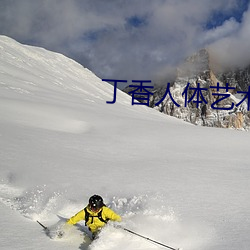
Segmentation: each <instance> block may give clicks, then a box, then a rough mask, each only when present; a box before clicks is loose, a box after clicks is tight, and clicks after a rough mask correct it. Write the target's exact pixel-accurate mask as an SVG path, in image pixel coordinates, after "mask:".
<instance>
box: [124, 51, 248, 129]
mask: <svg viewBox="0 0 250 250" xmlns="http://www.w3.org/2000/svg"><path fill="white" fill-rule="evenodd" d="M211 61H212V60H210V55H209V52H208V51H207V50H206V49H202V50H200V51H199V52H198V53H196V54H194V55H192V56H190V57H189V58H187V59H186V60H185V62H184V63H183V64H182V65H180V67H179V68H178V69H177V76H176V79H175V80H174V81H173V82H171V83H170V89H169V90H170V93H171V95H172V98H173V99H174V101H175V102H176V103H178V104H179V106H177V105H175V104H174V102H173V99H171V98H170V95H169V93H168V94H167V95H166V97H165V98H164V99H163V100H162V98H163V96H164V94H165V92H166V86H167V83H166V84H165V85H161V86H159V85H158V86H155V88H154V91H153V95H152V96H151V97H150V102H149V103H150V106H151V107H152V108H155V109H157V110H159V111H160V112H163V113H165V114H167V115H171V116H175V117H177V118H180V119H182V120H185V121H187V122H190V123H193V124H196V125H201V126H209V127H222V128H233V129H242V130H248V129H249V127H250V113H249V111H247V104H246V102H243V103H242V104H241V105H239V106H236V104H238V103H239V102H240V101H241V100H242V99H243V98H244V95H240V94H237V91H248V86H249V85H250V66H249V67H247V68H245V69H230V70H227V71H224V72H219V71H218V70H217V69H216V68H213V65H212V63H211ZM217 85H218V86H219V87H220V88H216V86H217ZM187 86H188V88H187ZM211 86H212V88H211ZM226 86H228V87H229V88H228V89H223V88H221V87H224V88H225V87H226ZM197 88H200V89H203V90H200V91H198V92H196V94H195V91H197ZM205 89H206V90H205ZM128 90H130V91H131V89H126V90H125V92H127V93H128V92H129V91H128ZM226 90H227V92H226ZM194 94H195V95H194ZM222 94H223V95H222ZM193 95H194V98H193V99H192V97H193ZM225 95H227V98H225V99H223V100H220V101H219V99H221V97H223V96H225ZM197 98H198V99H199V100H198V101H200V103H197ZM191 99H192V100H191ZM160 100H162V102H161V103H160V104H159V105H158V106H156V105H155V104H156V103H158V102H159V101H160ZM189 100H190V101H189ZM201 100H202V102H201Z"/></svg>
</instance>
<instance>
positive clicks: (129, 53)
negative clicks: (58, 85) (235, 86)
mask: <svg viewBox="0 0 250 250" xmlns="http://www.w3.org/2000/svg"><path fill="white" fill-rule="evenodd" d="M249 1H250V0H248V1H247V0H209V1H208V0H199V1H198V0H178V1H177V0H105V1H104V0H71V1H68V0H60V1H59V0H44V1H33V0H22V1H19V0H13V1H8V0H1V1H0V34H3V35H7V36H10V37H12V38H14V39H16V40H17V41H19V42H22V43H28V44H31V45H36V46H41V47H44V48H47V49H50V50H53V51H57V52H60V53H63V54H65V55H67V56H69V57H71V58H73V59H75V60H77V61H78V62H80V63H81V64H83V65H84V66H85V67H87V68H89V69H90V70H92V71H93V72H94V73H95V74H97V75H98V76H99V77H101V78H114V79H126V80H136V79H137V80H138V79H150V80H152V79H157V78H159V79H162V78H166V77H168V76H169V75H170V73H171V72H172V69H174V68H175V67H176V65H178V64H179V63H180V62H181V61H182V60H183V59H184V58H186V57H187V56H189V55H191V54H192V53H194V52H196V51H197V50H199V49H201V48H205V47H206V48H210V49H211V51H212V53H213V54H214V55H216V57H217V58H216V60H217V61H221V63H223V64H228V63H229V64H230V63H232V62H234V63H235V64H236V65H239V64H242V65H245V64H248V63H250V60H249V56H248V51H249V50H250V45H249V44H250V42H249V40H250V30H249V29H250V28H249V27H250V10H249V8H248V7H249ZM246 52H247V53H246Z"/></svg>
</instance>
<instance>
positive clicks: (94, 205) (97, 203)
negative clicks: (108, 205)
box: [89, 194, 104, 210]
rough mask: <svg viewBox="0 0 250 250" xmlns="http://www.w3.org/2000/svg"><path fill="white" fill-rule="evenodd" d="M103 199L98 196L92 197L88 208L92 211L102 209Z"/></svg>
mask: <svg viewBox="0 0 250 250" xmlns="http://www.w3.org/2000/svg"><path fill="white" fill-rule="evenodd" d="M103 205H104V204H103V199H102V197H101V196H99V195H96V194H95V195H93V196H91V197H90V198H89V206H90V208H91V209H93V210H98V209H100V208H102V207H103Z"/></svg>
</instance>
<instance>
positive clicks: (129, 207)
mask: <svg viewBox="0 0 250 250" xmlns="http://www.w3.org/2000/svg"><path fill="white" fill-rule="evenodd" d="M124 70H126V69H124ZM112 99H113V87H112V86H111V85H109V84H108V83H106V82H103V81H102V80H101V79H99V78H98V77H96V76H95V75H94V74H93V73H92V72H90V71H89V70H87V69H86V68H84V67H83V66H81V65H79V64H78V63H76V62H74V61H73V60H71V59H69V58H67V57H65V56H63V55H61V54H57V53H54V52H50V51H47V50H45V49H42V48H37V47H31V46H25V45H21V44H20V43H18V42H16V41H14V40H12V39H10V38H8V37H5V36H0V149H1V150H0V156H1V161H0V212H1V224H0V229H1V234H0V249H5V250H8V249H19V250H20V249H60V250H63V249H67V250H70V249H82V250H86V249H89V250H104V249H105V250H106V249H110V250H117V249H120V250H137V249H143V250H151V249H152V250H153V249H164V247H162V246H160V245H157V244H154V243H152V242H149V241H147V240H145V239H142V238H140V237H138V236H135V235H132V234H130V233H128V232H126V231H124V230H122V229H117V228H115V227H114V226H113V225H112V223H110V224H108V225H107V226H106V227H105V228H104V229H103V230H102V232H101V234H100V236H99V238H98V239H97V240H95V241H94V242H92V243H91V242H90V240H89V239H88V237H87V236H86V235H85V233H84V232H86V228H85V227H84V222H81V223H79V224H78V225H76V226H72V227H70V228H69V229H67V230H66V231H65V236H64V237H63V238H62V239H58V238H54V239H51V238H49V237H48V236H47V235H46V234H45V233H44V231H43V229H42V227H40V226H39V225H38V223H36V220H39V221H41V222H42V223H44V224H45V225H46V226H48V227H49V228H51V229H52V231H53V228H55V227H56V225H63V224H64V221H63V220H62V219H59V217H58V215H59V216H61V217H64V218H69V217H70V216H72V215H74V214H75V213H76V212H78V211H79V210H80V209H82V208H84V206H85V205H86V204H87V203H88V199H89V197H90V196H91V195H93V194H99V195H102V196H103V198H104V201H105V203H106V205H107V206H109V207H111V208H112V209H113V210H114V211H116V212H117V213H118V214H120V215H121V216H122V218H123V221H122V223H121V225H122V226H123V227H125V228H128V229H130V230H132V231H135V232H136V233H139V234H142V235H143V236H146V237H149V238H151V239H153V240H156V241H159V242H161V243H163V244H166V245H168V246H171V247H174V248H178V247H179V248H182V249H183V250H198V249H199V250H214V249H218V250H237V249H240V250H249V249H250V237H249V235H250V199H249V197H250V167H249V159H250V158H249V142H250V135H249V133H248V132H243V131H235V130H226V129H215V128H205V127H197V126H193V125H190V124H188V123H185V122H182V121H180V120H178V119H176V118H172V117H168V116H166V115H164V114H161V113H159V112H157V111H156V110H153V109H150V108H148V107H146V106H140V105H133V106H132V105H131V98H130V97H129V96H128V95H126V94H124V93H122V92H121V91H119V90H118V95H117V102H116V103H115V104H106V101H111V100H112Z"/></svg>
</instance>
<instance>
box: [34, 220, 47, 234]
mask: <svg viewBox="0 0 250 250" xmlns="http://www.w3.org/2000/svg"><path fill="white" fill-rule="evenodd" d="M36 222H37V223H38V224H39V225H40V226H42V227H43V229H44V230H45V231H46V230H48V228H47V227H45V226H44V225H43V224H42V223H41V222H39V221H38V220H37V221H36Z"/></svg>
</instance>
